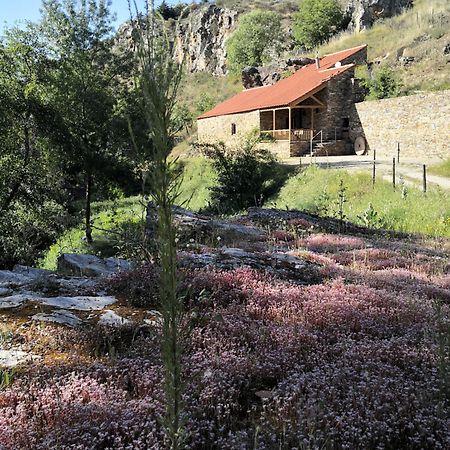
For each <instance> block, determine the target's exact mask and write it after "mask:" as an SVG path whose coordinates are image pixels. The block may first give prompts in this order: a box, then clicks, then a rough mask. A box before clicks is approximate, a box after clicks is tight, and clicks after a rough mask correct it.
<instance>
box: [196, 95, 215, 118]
mask: <svg viewBox="0 0 450 450" xmlns="http://www.w3.org/2000/svg"><path fill="white" fill-rule="evenodd" d="M215 105H216V102H215V100H214V99H213V98H212V97H211V96H210V95H209V94H207V93H205V92H203V93H202V94H201V97H200V99H199V101H198V102H197V105H196V107H197V111H198V114H199V115H200V114H203V113H204V112H206V111H209V110H210V109H212V108H214V106H215Z"/></svg>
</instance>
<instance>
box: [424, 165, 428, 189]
mask: <svg viewBox="0 0 450 450" xmlns="http://www.w3.org/2000/svg"><path fill="white" fill-rule="evenodd" d="M423 192H424V193H426V192H427V166H426V165H425V164H424V165H423Z"/></svg>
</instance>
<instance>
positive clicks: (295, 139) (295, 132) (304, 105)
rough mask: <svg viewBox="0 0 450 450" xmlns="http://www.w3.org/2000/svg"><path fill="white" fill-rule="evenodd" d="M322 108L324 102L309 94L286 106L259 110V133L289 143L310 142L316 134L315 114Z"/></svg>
mask: <svg viewBox="0 0 450 450" xmlns="http://www.w3.org/2000/svg"><path fill="white" fill-rule="evenodd" d="M323 108H326V106H325V104H324V103H323V102H322V101H321V100H319V99H318V98H317V97H316V96H314V95H311V96H310V97H308V98H306V99H303V100H302V101H301V102H298V103H296V104H294V105H291V106H288V107H284V108H273V109H266V110H261V111H260V130H261V135H262V136H263V137H264V136H267V138H268V139H271V140H275V141H284V142H289V143H290V144H296V143H302V142H311V141H312V140H313V139H314V136H315V134H316V130H315V128H314V124H315V122H317V120H316V116H317V115H318V114H320V110H321V109H323Z"/></svg>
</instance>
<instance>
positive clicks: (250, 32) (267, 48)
mask: <svg viewBox="0 0 450 450" xmlns="http://www.w3.org/2000/svg"><path fill="white" fill-rule="evenodd" d="M281 43H282V27H281V17H280V16H279V15H278V14H277V13H274V12H271V11H260V10H256V11H252V12H251V13H248V14H245V15H244V16H242V17H241V19H240V20H239V24H238V28H237V30H236V31H235V32H234V33H233V35H232V36H231V37H230V39H228V41H227V43H226V46H227V54H228V68H229V70H230V71H231V72H232V73H234V74H238V73H240V72H241V71H242V69H243V68H244V67H246V66H261V65H262V64H263V63H265V62H268V61H269V60H270V59H271V57H273V56H275V55H277V54H279V52H280V50H281Z"/></svg>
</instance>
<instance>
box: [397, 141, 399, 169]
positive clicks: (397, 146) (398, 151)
mask: <svg viewBox="0 0 450 450" xmlns="http://www.w3.org/2000/svg"><path fill="white" fill-rule="evenodd" d="M397 164H400V142H397Z"/></svg>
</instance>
